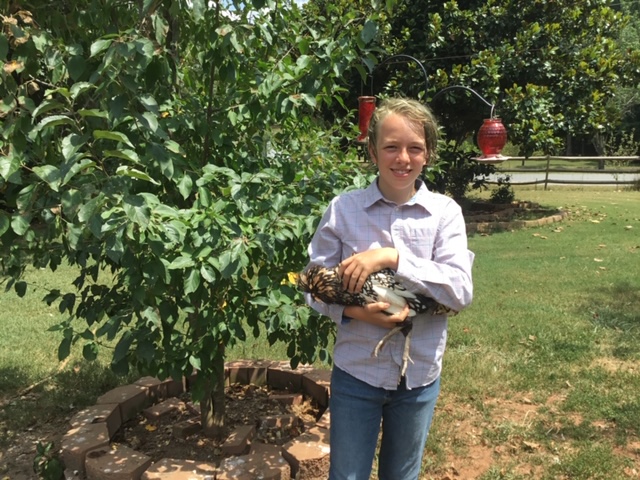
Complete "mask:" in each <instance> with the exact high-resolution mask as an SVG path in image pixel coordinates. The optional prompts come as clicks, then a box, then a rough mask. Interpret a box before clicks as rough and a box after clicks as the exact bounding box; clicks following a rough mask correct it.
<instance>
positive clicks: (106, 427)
mask: <svg viewBox="0 0 640 480" xmlns="http://www.w3.org/2000/svg"><path fill="white" fill-rule="evenodd" d="M330 377H331V371H330V370H318V369H314V368H311V367H306V366H303V367H299V368H297V369H295V370H293V369H291V367H290V366H289V362H286V361H285V362H279V361H263V360H255V361H251V360H238V361H233V362H228V363H227V364H226V365H225V385H230V384H232V383H240V384H243V385H248V384H255V385H258V386H262V385H268V386H269V387H271V388H273V389H275V390H286V391H288V392H291V393H292V394H303V395H307V396H308V397H309V398H311V399H312V400H313V401H315V403H316V404H317V405H318V406H319V407H320V410H321V412H322V411H324V413H323V414H322V415H321V417H320V418H319V419H318V420H317V421H316V422H315V423H314V424H313V423H312V424H310V425H306V428H305V431H304V432H303V433H302V434H301V435H299V436H298V437H296V438H294V439H292V440H290V441H289V442H288V443H286V444H284V445H282V446H277V445H272V444H264V443H262V442H259V441H257V440H256V441H254V440H253V436H254V434H255V425H245V426H241V427H239V428H237V429H236V430H234V431H233V432H232V433H231V435H230V436H229V437H228V438H227V441H226V442H225V444H224V445H223V447H222V448H223V451H224V452H225V453H228V454H230V456H228V457H226V458H224V459H223V460H222V461H221V462H220V465H219V466H216V465H215V464H214V463H210V462H201V461H194V460H189V459H173V458H163V459H161V460H160V461H158V462H155V463H152V461H151V458H150V457H148V456H147V455H145V454H143V453H141V452H137V451H136V450H133V449H131V448H129V447H125V446H118V448H113V446H112V445H111V439H112V438H113V437H114V435H115V434H116V433H117V432H118V430H119V429H120V428H121V426H122V425H123V424H124V423H125V422H126V421H128V420H130V419H132V418H134V417H135V416H136V415H137V414H138V413H140V412H144V413H145V415H147V416H150V415H161V414H162V412H168V411H171V409H172V408H177V405H178V404H179V403H180V401H179V400H178V399H177V398H176V397H177V396H179V395H180V394H181V393H183V392H185V391H188V390H189V385H190V384H191V383H192V382H193V380H194V378H186V379H183V381H182V382H179V381H175V380H171V379H169V380H164V381H160V380H158V379H157V378H153V377H143V378H141V379H139V380H138V381H136V382H135V383H133V384H130V385H124V386H120V387H116V388H114V389H112V390H110V391H109V392H107V393H105V394H104V395H102V396H100V397H99V398H98V400H97V402H96V404H95V405H94V406H92V407H89V408H86V409H84V410H82V411H80V412H78V413H77V414H76V415H75V416H74V417H73V418H72V419H71V421H70V423H71V429H70V430H69V431H67V433H66V434H65V435H64V436H63V438H62V443H61V449H60V452H61V457H62V460H63V462H64V465H65V468H66V470H65V479H68V480H71V479H87V480H107V479H117V480H138V479H141V480H185V479H189V480H205V479H206V480H232V479H233V480H257V479H263V480H290V479H293V478H295V479H297V480H319V479H326V478H327V477H328V472H329V425H330V417H329V410H328V405H329V394H330V391H329V385H330ZM292 396H295V395H292ZM287 417H290V416H287ZM274 421H276V422H285V421H291V419H290V418H286V419H285V418H279V419H274ZM199 429H200V424H199V417H198V418H197V419H196V418H195V417H194V418H192V419H190V420H187V422H183V424H181V425H177V426H174V434H178V435H189V434H191V433H195V432H196V431H198V430H199Z"/></svg>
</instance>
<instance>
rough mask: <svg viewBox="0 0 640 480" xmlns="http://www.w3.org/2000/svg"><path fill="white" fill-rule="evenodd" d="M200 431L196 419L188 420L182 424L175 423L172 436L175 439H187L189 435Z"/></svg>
mask: <svg viewBox="0 0 640 480" xmlns="http://www.w3.org/2000/svg"><path fill="white" fill-rule="evenodd" d="M201 429H202V425H201V424H200V420H198V419H197V418H190V419H188V420H185V421H184V422H180V423H176V424H175V425H174V426H173V436H174V437H176V438H187V437H188V436H189V435H193V434H194V433H196V432H199V431H200V430H201Z"/></svg>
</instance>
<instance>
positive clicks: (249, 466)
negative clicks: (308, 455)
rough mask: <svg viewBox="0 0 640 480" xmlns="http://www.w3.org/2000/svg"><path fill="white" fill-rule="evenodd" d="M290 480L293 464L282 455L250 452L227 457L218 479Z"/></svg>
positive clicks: (221, 465) (221, 466)
mask: <svg viewBox="0 0 640 480" xmlns="http://www.w3.org/2000/svg"><path fill="white" fill-rule="evenodd" d="M258 479H260V480H290V479H291V466H290V465H289V464H288V463H287V461H286V460H285V459H284V458H283V457H282V455H280V453H273V454H265V453H261V454H250V455H241V456H236V457H229V458H225V459H224V460H222V462H220V468H219V470H218V476H217V477H216V480H258Z"/></svg>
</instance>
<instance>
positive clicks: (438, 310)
mask: <svg viewBox="0 0 640 480" xmlns="http://www.w3.org/2000/svg"><path fill="white" fill-rule="evenodd" d="M298 288H299V289H300V290H301V291H303V292H306V293H309V294H311V296H312V297H313V298H314V299H315V300H316V301H320V302H323V303H327V304H338V305H345V306H349V305H352V306H364V305H366V304H368V303H375V302H387V303H389V304H390V306H389V308H388V309H387V310H385V312H387V313H389V314H394V313H397V312H400V311H401V310H402V309H403V308H404V306H405V304H408V305H409V317H408V318H407V319H406V320H405V321H404V322H401V323H398V325H397V326H396V327H395V328H393V329H392V330H391V331H390V332H389V333H388V334H387V335H385V336H384V337H383V339H382V340H380V342H379V343H378V345H377V346H376V348H375V349H374V351H373V355H374V356H378V353H379V352H380V349H381V348H382V347H383V346H384V344H385V343H386V341H387V340H388V339H389V338H391V337H392V336H393V335H395V334H396V333H398V332H402V333H403V334H404V335H405V337H406V339H405V348H404V353H403V365H402V370H401V374H402V375H404V374H405V372H406V369H407V364H408V361H410V360H411V359H410V358H409V346H410V335H411V329H412V326H413V323H412V317H414V316H415V315H417V314H419V313H430V314H432V315H443V314H444V315H453V314H455V313H456V312H455V311H453V310H452V309H450V308H449V307H446V306H444V305H441V304H440V303H438V302H436V301H435V300H434V299H433V298H430V297H427V296H426V295H422V294H419V293H418V294H417V293H412V292H410V291H409V290H407V289H406V287H405V286H404V285H402V284H401V283H400V282H398V281H397V280H396V279H395V273H394V271H393V270H391V269H389V268H386V269H383V270H380V271H378V272H375V273H372V274H371V275H369V277H368V278H367V280H366V281H365V282H364V285H363V287H362V291H361V292H359V293H351V292H349V291H347V290H345V289H344V287H343V286H342V278H341V277H340V274H339V273H338V267H332V268H326V267H321V266H318V265H314V266H311V267H309V268H308V269H307V270H306V271H304V272H303V273H301V274H300V275H299V276H298Z"/></svg>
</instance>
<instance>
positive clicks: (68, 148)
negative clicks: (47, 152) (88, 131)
mask: <svg viewBox="0 0 640 480" xmlns="http://www.w3.org/2000/svg"><path fill="white" fill-rule="evenodd" d="M86 143H87V137H85V136H82V135H77V134H75V133H72V134H71V135H67V136H66V137H64V138H63V139H62V155H63V156H64V158H65V160H70V159H71V157H73V156H74V155H75V154H76V153H77V152H78V150H80V148H82V147H83V146H84V145H86Z"/></svg>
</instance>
